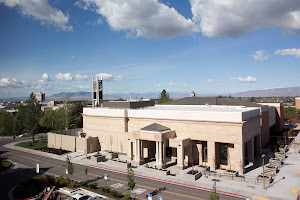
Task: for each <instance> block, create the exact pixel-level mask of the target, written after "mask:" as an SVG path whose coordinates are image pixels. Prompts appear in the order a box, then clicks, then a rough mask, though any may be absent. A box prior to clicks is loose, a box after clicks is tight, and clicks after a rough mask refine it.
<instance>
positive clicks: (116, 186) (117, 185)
mask: <svg viewBox="0 0 300 200" xmlns="http://www.w3.org/2000/svg"><path fill="white" fill-rule="evenodd" d="M123 185H124V184H122V183H115V184H112V185H110V187H113V188H120V187H122V186H123Z"/></svg>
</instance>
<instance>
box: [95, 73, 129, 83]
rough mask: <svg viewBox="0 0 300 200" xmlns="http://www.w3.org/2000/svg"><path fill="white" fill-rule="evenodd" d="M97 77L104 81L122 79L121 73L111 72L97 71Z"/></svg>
mask: <svg viewBox="0 0 300 200" xmlns="http://www.w3.org/2000/svg"><path fill="white" fill-rule="evenodd" d="M97 76H98V77H102V79H103V80H104V81H117V80H121V79H123V77H122V76H121V75H117V76H114V75H112V74H107V73H99V74H97Z"/></svg>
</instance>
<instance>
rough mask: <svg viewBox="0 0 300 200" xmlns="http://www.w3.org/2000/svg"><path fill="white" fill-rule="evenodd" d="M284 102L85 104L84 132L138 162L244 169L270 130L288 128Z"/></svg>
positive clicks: (160, 165)
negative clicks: (136, 107)
mask: <svg viewBox="0 0 300 200" xmlns="http://www.w3.org/2000/svg"><path fill="white" fill-rule="evenodd" d="M188 98H194V100H195V98H199V97H188ZM226 99H227V98H226ZM219 100H220V99H219ZM238 101H239V100H238ZM239 102H240V101H239ZM240 103H241V102H240ZM227 104H229V103H227ZM276 106H277V107H276ZM118 107H120V106H118ZM281 107H282V105H281V104H276V105H275V104H273V105H266V104H265V105H259V104H253V105H251V106H245V105H219V104H217V105H210V104H208V103H206V104H205V105H155V106H151V107H146V108H139V109H131V108H117V109H114V108H99V107H96V108H84V109H83V132H84V133H86V135H87V137H97V138H98V139H99V147H100V148H101V150H107V151H114V152H118V153H120V154H123V155H126V156H127V160H128V161H131V162H132V163H135V164H143V163H147V162H149V161H155V165H156V166H157V167H164V166H165V165H166V163H167V162H168V161H174V162H175V163H176V164H177V167H178V168H179V169H183V168H184V167H186V166H191V165H205V164H206V165H207V166H210V167H211V169H212V170H213V169H216V168H219V167H221V168H224V169H229V168H231V169H233V170H237V171H239V172H240V173H243V172H244V166H245V164H247V163H249V162H254V156H255V155H259V154H260V153H261V147H262V146H264V145H265V144H267V143H268V142H269V136H270V130H271V129H272V128H273V129H274V130H275V129H277V130H275V131H279V129H282V128H283V121H281V119H280V117H282V118H283V116H282V113H283V112H282V111H283V110H282V109H281ZM278 113H279V114H278ZM277 118H278V119H277ZM281 123H282V124H281Z"/></svg>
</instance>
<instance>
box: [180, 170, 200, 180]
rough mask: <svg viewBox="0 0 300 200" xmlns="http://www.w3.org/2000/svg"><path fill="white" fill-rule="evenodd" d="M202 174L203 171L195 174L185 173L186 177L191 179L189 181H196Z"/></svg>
mask: <svg viewBox="0 0 300 200" xmlns="http://www.w3.org/2000/svg"><path fill="white" fill-rule="evenodd" d="M201 176H202V172H198V173H196V174H195V175H193V174H187V173H186V174H184V177H183V178H184V179H186V180H189V181H195V180H197V179H199V178H200V177H201Z"/></svg>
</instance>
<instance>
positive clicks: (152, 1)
mask: <svg viewBox="0 0 300 200" xmlns="http://www.w3.org/2000/svg"><path fill="white" fill-rule="evenodd" d="M75 5H76V6H78V7H80V8H83V9H85V10H91V11H93V12H96V13H98V14H100V15H102V16H103V17H104V18H106V21H107V23H108V24H109V26H110V27H111V29H113V30H115V31H127V36H128V37H139V36H143V37H146V38H155V39H166V38H173V37H175V36H178V35H185V34H190V33H192V32H194V31H197V27H196V26H195V23H194V22H193V21H192V20H191V19H186V18H185V17H183V16H182V15H181V14H179V13H178V12H177V10H175V9H174V8H170V7H169V6H167V5H165V4H163V3H161V2H159V1H158V0H131V1H128V0H110V1H107V0H79V1H77V2H76V3H75Z"/></svg>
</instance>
